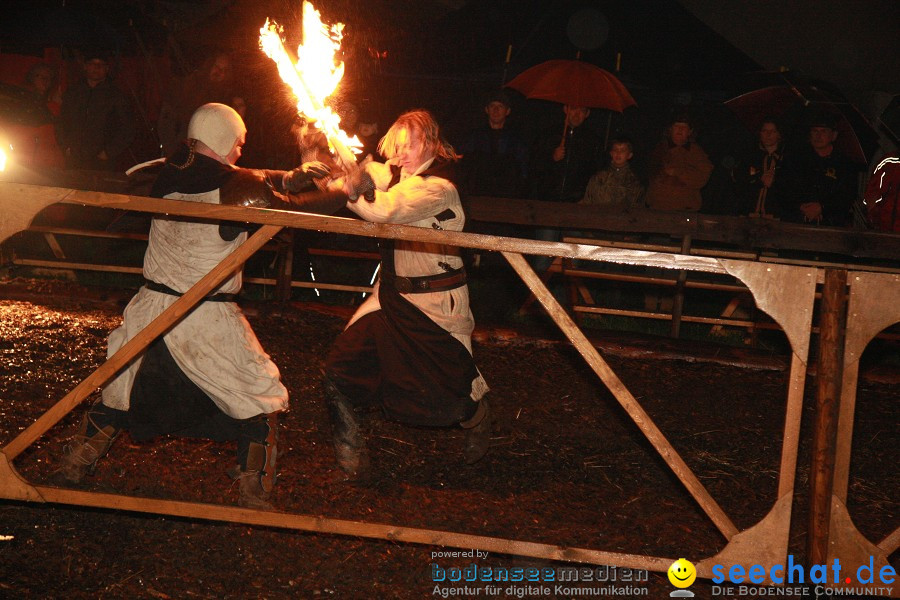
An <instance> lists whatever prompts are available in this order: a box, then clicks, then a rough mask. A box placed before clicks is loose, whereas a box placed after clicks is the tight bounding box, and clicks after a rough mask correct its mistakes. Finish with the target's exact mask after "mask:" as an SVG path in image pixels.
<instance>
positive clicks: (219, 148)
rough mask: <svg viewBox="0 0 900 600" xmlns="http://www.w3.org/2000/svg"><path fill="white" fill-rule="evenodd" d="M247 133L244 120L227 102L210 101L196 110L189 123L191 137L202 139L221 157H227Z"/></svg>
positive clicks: (189, 135)
mask: <svg viewBox="0 0 900 600" xmlns="http://www.w3.org/2000/svg"><path fill="white" fill-rule="evenodd" d="M245 133H247V127H246V126H245V125H244V120H243V119H241V115H239V114H238V113H237V111H236V110H234V109H233V108H231V107H230V106H226V105H225V104H219V103H216V102H210V103H209V104H204V105H203V106H201V107H200V108H198V109H197V110H195V111H194V114H193V115H192V116H191V121H190V123H188V131H187V135H188V137H189V138H192V139H195V140H200V141H201V142H203V143H204V144H206V145H207V146H209V147H210V149H211V150H212V151H213V152H215V153H216V154H218V155H219V156H221V157H223V158H224V157H226V156H228V154H229V153H230V152H231V150H232V149H233V148H234V144H235V143H236V142H237V141H238V140H240V139H241V137H242V136H243V135H244V134H245Z"/></svg>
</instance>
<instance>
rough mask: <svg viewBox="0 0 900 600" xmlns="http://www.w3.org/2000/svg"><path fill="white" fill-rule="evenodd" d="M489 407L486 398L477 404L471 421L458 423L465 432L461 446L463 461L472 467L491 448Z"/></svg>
mask: <svg viewBox="0 0 900 600" xmlns="http://www.w3.org/2000/svg"><path fill="white" fill-rule="evenodd" d="M491 421H492V419H491V407H490V405H489V404H488V402H487V399H486V398H482V399H481V400H480V401H479V402H478V409H477V410H476V411H475V414H474V415H473V416H472V418H471V419H469V420H467V421H463V422H461V423H460V427H462V428H463V429H465V430H466V439H465V441H464V443H463V444H464V445H463V459H464V460H465V461H466V464H467V465H473V464H475V463H477V462H478V461H479V460H481V459H482V458H484V455H485V454H487V451H488V448H490V446H491Z"/></svg>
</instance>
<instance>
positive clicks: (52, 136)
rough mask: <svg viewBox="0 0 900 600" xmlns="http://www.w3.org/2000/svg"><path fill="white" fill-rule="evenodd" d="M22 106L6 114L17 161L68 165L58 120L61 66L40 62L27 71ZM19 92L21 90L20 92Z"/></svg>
mask: <svg viewBox="0 0 900 600" xmlns="http://www.w3.org/2000/svg"><path fill="white" fill-rule="evenodd" d="M21 92H22V97H21V100H22V102H21V103H20V104H17V107H18V108H19V109H20V110H17V111H13V113H12V114H7V115H3V118H2V119H0V120H3V121H4V123H3V127H4V129H5V131H6V134H7V135H8V136H9V142H10V144H11V146H12V148H13V151H14V152H15V161H16V164H17V165H18V166H20V167H27V168H32V169H35V168H38V169H39V168H45V167H50V168H56V169H61V168H63V167H64V166H65V159H64V158H63V155H62V151H61V150H60V149H59V144H58V143H57V140H56V120H57V117H58V115H59V110H60V97H61V93H60V90H59V86H58V85H57V69H56V68H55V67H53V66H52V65H50V64H48V63H45V62H38V63H35V64H34V65H32V66H31V68H30V69H28V72H27V73H26V74H25V81H24V85H23V89H22V90H21ZM17 96H18V94H17Z"/></svg>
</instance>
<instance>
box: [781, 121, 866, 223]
mask: <svg viewBox="0 0 900 600" xmlns="http://www.w3.org/2000/svg"><path fill="white" fill-rule="evenodd" d="M837 136H838V132H837V120H836V118H835V117H834V116H833V115H831V114H828V113H826V112H821V111H820V112H816V113H814V114H813V115H812V117H811V119H810V122H809V138H808V139H809V143H808V144H806V145H805V147H804V148H803V149H802V150H801V151H800V152H799V153H798V154H797V155H796V156H791V157H789V162H786V163H785V168H786V169H789V175H790V193H789V198H790V204H789V205H787V206H786V208H785V214H784V216H783V218H784V220H786V221H791V222H795V223H808V224H812V225H830V226H835V227H843V226H846V225H847V224H848V223H850V220H851V213H850V210H851V207H852V206H853V202H854V200H855V199H856V197H857V192H856V190H857V182H856V180H857V175H858V173H859V172H858V170H857V169H856V168H855V167H854V166H853V164H852V163H851V162H850V161H849V160H848V159H847V158H846V157H844V156H843V155H842V154H841V153H840V152H838V151H837V150H836V149H835V147H834V141H835V140H836V139H837Z"/></svg>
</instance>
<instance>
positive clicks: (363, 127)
mask: <svg viewBox="0 0 900 600" xmlns="http://www.w3.org/2000/svg"><path fill="white" fill-rule="evenodd" d="M356 136H357V137H358V138H359V141H360V142H362V145H363V147H362V153H360V155H359V157H360V158H359V160H365V158H366V157H367V156H371V157H372V159H373V160H376V161H384V157H383V156H381V154H380V153H379V152H378V142H379V140H381V130H380V128H379V127H378V117H377V116H375V112H374V111H373V110H372V109H371V108H368V107H366V105H365V104H363V108H362V109H360V112H359V119H358V120H357V122H356Z"/></svg>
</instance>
